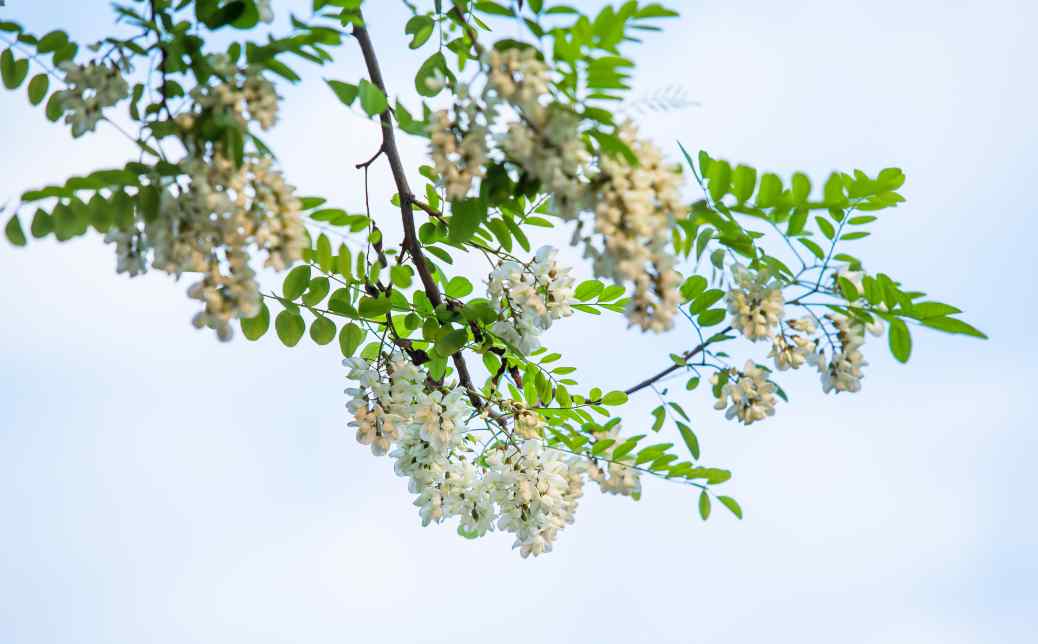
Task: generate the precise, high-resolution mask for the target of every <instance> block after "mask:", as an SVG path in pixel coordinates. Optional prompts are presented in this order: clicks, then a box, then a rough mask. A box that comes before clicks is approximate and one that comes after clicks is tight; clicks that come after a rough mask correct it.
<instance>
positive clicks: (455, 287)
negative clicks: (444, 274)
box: [444, 276, 473, 299]
mask: <svg viewBox="0 0 1038 644" xmlns="http://www.w3.org/2000/svg"><path fill="white" fill-rule="evenodd" d="M472 291H473V287H472V282H470V281H469V280H467V279H465V278H464V277H460V276H459V277H452V278H451V280H450V281H449V282H447V288H445V289H444V293H446V294H447V297H452V298H455V299H458V298H461V297H465V296H466V295H468V294H470V293H472Z"/></svg>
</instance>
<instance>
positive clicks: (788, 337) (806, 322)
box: [768, 317, 818, 371]
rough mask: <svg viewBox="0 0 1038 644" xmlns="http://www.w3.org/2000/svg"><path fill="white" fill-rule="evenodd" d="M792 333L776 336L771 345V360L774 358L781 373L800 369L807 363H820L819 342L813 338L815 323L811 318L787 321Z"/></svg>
mask: <svg viewBox="0 0 1038 644" xmlns="http://www.w3.org/2000/svg"><path fill="white" fill-rule="evenodd" d="M786 326H788V327H789V329H790V331H788V332H787V331H782V332H781V333H779V334H778V335H776V336H775V337H774V338H773V340H772V344H771V352H770V353H768V357H769V358H774V360H775V368H776V369H778V370H779V371H785V370H786V369H799V368H800V367H801V366H803V365H804V364H805V363H808V364H817V363H818V340H817V339H816V338H812V337H811V336H813V335H814V333H815V323H814V321H813V320H812V319H811V318H809V317H805V318H800V319H798V320H787V321H786Z"/></svg>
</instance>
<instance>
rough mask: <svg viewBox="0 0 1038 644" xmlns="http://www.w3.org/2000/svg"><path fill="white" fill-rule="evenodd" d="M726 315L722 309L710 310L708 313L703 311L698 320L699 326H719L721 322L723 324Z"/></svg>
mask: <svg viewBox="0 0 1038 644" xmlns="http://www.w3.org/2000/svg"><path fill="white" fill-rule="evenodd" d="M727 315H728V313H727V312H726V311H725V310H724V309H710V310H709V311H703V313H701V314H700V315H699V318H698V322H699V326H702V327H707V326H714V325H717V324H720V323H721V322H724V319H725V317H726V316H727Z"/></svg>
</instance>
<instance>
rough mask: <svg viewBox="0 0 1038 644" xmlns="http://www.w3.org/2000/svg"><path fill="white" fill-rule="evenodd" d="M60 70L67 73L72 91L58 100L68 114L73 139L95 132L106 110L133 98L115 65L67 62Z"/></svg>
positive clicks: (67, 118) (60, 92) (65, 91)
mask: <svg viewBox="0 0 1038 644" xmlns="http://www.w3.org/2000/svg"><path fill="white" fill-rule="evenodd" d="M59 69H60V70H61V71H62V72H64V73H65V83H66V84H67V85H68V88H67V89H63V90H60V91H58V92H56V93H55V100H57V101H58V102H59V104H60V105H61V108H62V110H64V112H65V122H66V123H68V124H69V126H71V128H72V136H73V137H77V138H78V137H80V136H83V135H84V134H86V133H87V132H93V131H94V129H95V128H96V127H97V123H98V121H100V120H101V119H102V118H103V117H104V109H105V108H107V107H111V106H113V105H115V104H116V103H118V102H119V101H121V100H122V99H124V98H126V97H127V96H129V95H130V86H129V85H128V84H127V82H126V79H125V78H123V75H122V72H121V71H120V70H119V68H118V67H116V66H115V65H106V64H98V63H94V62H91V63H87V64H86V65H77V64H76V63H73V62H71V61H66V62H64V63H62V64H61V65H59Z"/></svg>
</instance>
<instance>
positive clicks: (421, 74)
mask: <svg viewBox="0 0 1038 644" xmlns="http://www.w3.org/2000/svg"><path fill="white" fill-rule="evenodd" d="M437 71H439V73H440V74H442V75H443V76H444V77H445V78H452V77H453V76H452V75H451V73H450V69H448V67H447V59H446V58H444V56H443V53H442V52H439V51H438V52H436V53H435V54H433V55H432V56H429V57H428V58H426V59H425V62H424V63H422V66H421V67H419V68H418V72H417V73H416V74H415V77H414V88H415V89H416V90H418V93H419V94H421V95H422V96H425V97H426V98H431V97H433V96H436V95H437V94H439V93H440V91H441V90H442V89H443V88H442V87H438V88H432V87H430V86H429V82H428V81H429V79H430V78H432V77H433V75H434V74H435V73H436V72H437Z"/></svg>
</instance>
